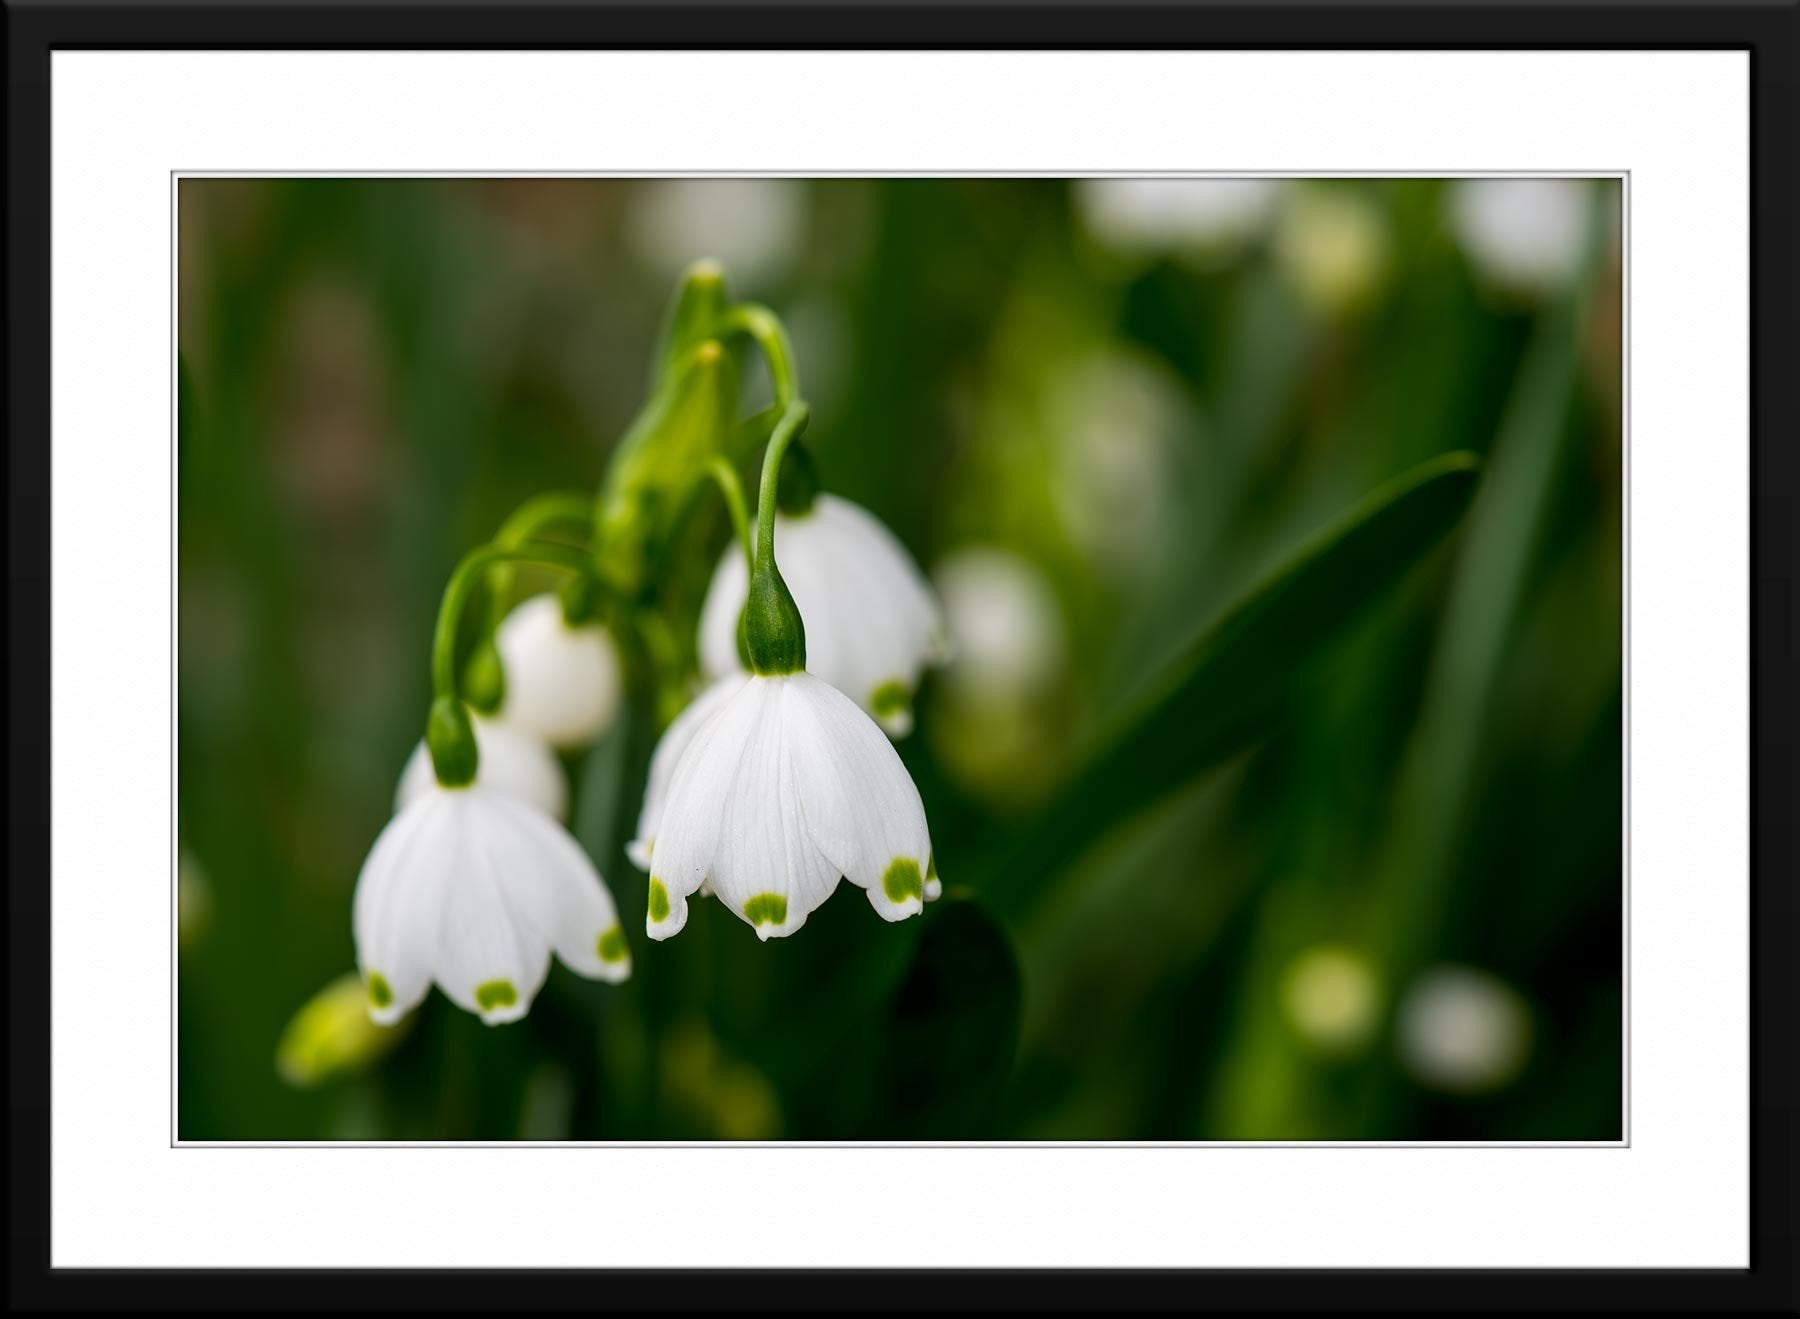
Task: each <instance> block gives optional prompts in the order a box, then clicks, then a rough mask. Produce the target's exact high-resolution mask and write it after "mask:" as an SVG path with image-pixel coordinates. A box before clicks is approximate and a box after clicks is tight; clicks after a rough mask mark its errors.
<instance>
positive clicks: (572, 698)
mask: <svg viewBox="0 0 1800 1319" xmlns="http://www.w3.org/2000/svg"><path fill="white" fill-rule="evenodd" d="M494 645H495V647H496V649H498V650H499V652H500V661H501V666H502V668H503V669H504V670H505V674H506V696H505V699H504V700H503V701H502V702H501V706H500V712H499V718H500V720H501V721H502V722H505V723H509V724H515V725H517V726H518V727H520V728H522V729H524V730H526V731H527V732H530V733H535V734H536V735H537V736H539V737H541V738H543V739H544V740H545V741H547V742H549V743H550V744H551V745H553V746H556V747H561V748H569V747H577V746H580V745H582V744H583V743H586V742H591V741H592V740H593V739H594V738H596V737H598V736H599V735H600V734H601V733H603V732H605V731H606V729H607V727H608V726H609V725H610V724H611V723H612V720H613V716H614V715H615V714H616V713H617V711H618V708H619V695H620V686H621V684H620V677H619V650H618V647H617V645H616V644H614V642H613V639H612V634H611V633H609V632H608V631H607V630H606V629H605V628H604V627H602V626H601V625H600V624H598V623H584V624H582V625H581V626H579V627H570V626H569V625H568V624H567V623H565V622H564V621H563V615H562V602H561V601H560V600H558V599H557V598H556V597H555V596H554V595H534V596H532V597H531V598H530V599H528V600H525V601H522V602H521V603H520V604H519V605H518V607H517V608H515V609H514V610H513V611H512V612H511V613H510V614H508V615H507V616H506V618H505V619H504V620H503V621H502V622H501V624H500V627H499V629H498V630H497V631H496V632H495V634H494Z"/></svg>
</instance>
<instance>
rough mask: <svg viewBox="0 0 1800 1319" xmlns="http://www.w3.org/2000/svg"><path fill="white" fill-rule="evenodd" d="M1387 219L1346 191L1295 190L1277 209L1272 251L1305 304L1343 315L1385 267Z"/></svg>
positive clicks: (1371, 289)
mask: <svg viewBox="0 0 1800 1319" xmlns="http://www.w3.org/2000/svg"><path fill="white" fill-rule="evenodd" d="M1388 247H1389V243H1388V229H1387V221H1386V220H1385V218H1384V217H1383V216H1382V214H1381V212H1380V211H1379V210H1377V209H1376V208H1375V206H1374V205H1373V204H1372V203H1371V202H1370V201H1369V199H1368V198H1367V197H1364V196H1362V195H1361V194H1359V193H1357V192H1355V191H1353V190H1350V189H1347V188H1337V187H1333V188H1321V187H1312V188H1297V189H1295V190H1294V191H1293V192H1292V193H1290V194H1289V200H1288V202H1287V205H1286V206H1284V207H1283V208H1282V213H1281V223H1280V225H1279V227H1278V228H1277V230H1276V237H1275V253H1276V257H1277V259H1278V260H1279V261H1280V263H1281V269H1282V272H1283V273H1284V274H1285V275H1286V276H1287V279H1288V281H1289V282H1290V283H1291V284H1292V285H1293V286H1294V288H1295V289H1296V290H1297V291H1298V292H1299V294H1300V296H1301V297H1302V298H1304V299H1305V300H1306V301H1307V302H1308V303H1310V304H1312V305H1313V306H1315V307H1318V308H1319V309H1321V310H1323V311H1326V312H1330V313H1334V314H1343V313H1347V312H1352V311H1355V310H1357V309H1358V308H1359V307H1362V306H1364V305H1365V304H1366V303H1367V302H1368V301H1369V299H1370V298H1371V297H1372V296H1373V295H1374V294H1375V292H1376V290H1377V289H1379V288H1380V287H1381V282H1382V279H1383V278H1384V277H1385V276H1386V274H1387V267H1388Z"/></svg>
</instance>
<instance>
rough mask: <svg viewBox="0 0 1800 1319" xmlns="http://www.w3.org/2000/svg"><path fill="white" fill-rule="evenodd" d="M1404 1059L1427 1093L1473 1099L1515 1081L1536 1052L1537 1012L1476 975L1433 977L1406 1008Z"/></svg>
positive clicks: (1467, 970) (1449, 969)
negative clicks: (1528, 1057)
mask: <svg viewBox="0 0 1800 1319" xmlns="http://www.w3.org/2000/svg"><path fill="white" fill-rule="evenodd" d="M1399 1045H1400V1056H1401V1057H1402V1059H1404V1061H1405V1062H1406V1065H1407V1067H1408V1068H1409V1069H1410V1070H1411V1071H1412V1073H1413V1074H1414V1075H1415V1076H1417V1077H1418V1079H1419V1080H1420V1081H1422V1082H1424V1083H1425V1084H1426V1085H1429V1086H1432V1087H1434V1088H1436V1089H1439V1090H1449V1091H1454V1092H1458V1093H1464V1094H1472V1093H1476V1092H1479V1091H1482V1090H1492V1089H1494V1088H1495V1087H1496V1086H1499V1085H1503V1084H1505V1083H1506V1082H1507V1081H1510V1080H1511V1079H1512V1078H1513V1077H1514V1076H1515V1075H1516V1074H1517V1073H1518V1071H1519V1068H1520V1066H1521V1065H1523V1063H1524V1061H1525V1055H1526V1053H1527V1052H1528V1051H1529V1049H1530V1047H1531V1010H1530V1009H1529V1008H1528V1007H1526V1005H1525V1000H1524V999H1522V998H1521V997H1519V994H1518V992H1517V991H1516V990H1514V989H1513V988H1512V986H1510V985H1508V984H1507V983H1506V982H1505V981H1503V980H1500V979H1499V978H1497V977H1495V976H1492V975H1489V974H1488V973H1487V972H1486V971H1478V970H1475V969H1474V968H1473V967H1464V966H1444V967H1438V968H1436V969H1434V970H1431V971H1428V972H1426V973H1425V974H1424V975H1422V976H1421V977H1419V979H1418V980H1417V981H1416V982H1415V983H1414V984H1413V986H1412V988H1411V989H1409V990H1408V991H1407V994H1406V998H1405V1000H1404V1001H1403V1002H1402V1003H1401V1005H1400V1021H1399Z"/></svg>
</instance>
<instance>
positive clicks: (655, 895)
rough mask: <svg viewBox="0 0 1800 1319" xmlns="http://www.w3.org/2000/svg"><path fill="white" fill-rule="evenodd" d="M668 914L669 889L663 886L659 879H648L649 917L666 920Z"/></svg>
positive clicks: (654, 919) (655, 919)
mask: <svg viewBox="0 0 1800 1319" xmlns="http://www.w3.org/2000/svg"><path fill="white" fill-rule="evenodd" d="M668 916H669V890H668V889H666V888H664V887H663V882H662V881H661V880H660V879H652V880H651V881H650V919H651V920H653V921H660V920H667V919H668Z"/></svg>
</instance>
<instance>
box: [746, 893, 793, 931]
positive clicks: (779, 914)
mask: <svg viewBox="0 0 1800 1319" xmlns="http://www.w3.org/2000/svg"><path fill="white" fill-rule="evenodd" d="M744 915H746V916H748V917H749V918H750V923H751V924H752V925H780V924H781V923H782V922H783V921H785V920H787V899H786V898H784V897H783V896H782V895H781V894H779V893H758V894H757V895H756V896H755V897H754V898H751V899H750V901H748V902H746V903H745V904H744Z"/></svg>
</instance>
